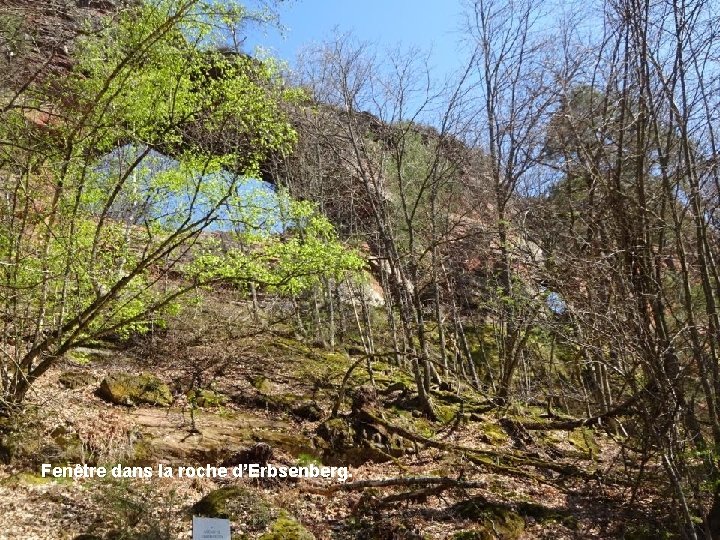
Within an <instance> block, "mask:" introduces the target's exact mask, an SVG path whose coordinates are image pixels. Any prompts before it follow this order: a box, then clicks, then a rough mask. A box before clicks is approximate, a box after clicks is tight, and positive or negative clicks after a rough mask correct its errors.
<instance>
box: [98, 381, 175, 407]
mask: <svg viewBox="0 0 720 540" xmlns="http://www.w3.org/2000/svg"><path fill="white" fill-rule="evenodd" d="M97 393H98V396H99V397H101V398H102V399H104V400H106V401H109V402H110V403H115V404H116V405H130V406H132V405H138V404H141V403H146V404H150V405H163V406H167V405H170V404H171V403H172V394H171V393H170V387H169V386H168V385H167V384H165V383H164V382H162V381H161V380H160V379H158V378H157V377H155V376H154V375H152V374H150V373H141V374H140V375H133V374H130V373H112V374H110V375H108V376H107V377H105V379H103V381H102V383H101V384H100V388H99V389H98V392H97Z"/></svg>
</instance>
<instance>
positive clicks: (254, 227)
mask: <svg viewBox="0 0 720 540" xmlns="http://www.w3.org/2000/svg"><path fill="white" fill-rule="evenodd" d="M215 4H216V3H215V2H201V1H199V0H188V1H176V0H158V1H152V2H145V3H142V4H140V5H139V6H137V7H135V8H133V9H128V10H124V11H122V12H120V13H119V14H118V15H117V17H115V18H112V19H111V18H108V19H106V20H102V21H99V22H98V23H97V24H98V25H99V27H98V28H96V29H95V30H94V31H93V32H88V33H87V34H86V36H85V37H84V38H82V39H80V40H79V42H78V43H77V44H76V47H75V51H74V54H75V69H74V71H73V72H72V73H70V74H69V75H68V74H64V75H63V77H61V78H53V77H48V78H46V79H44V82H42V83H38V84H37V85H33V86H31V87H29V88H28V89H27V91H26V93H25V94H24V95H22V96H21V97H20V98H19V99H17V100H16V102H15V103H16V104H17V105H14V106H9V107H7V108H6V109H3V112H2V118H1V119H0V120H1V121H0V163H2V164H3V165H2V169H0V172H1V173H2V185H0V188H2V190H3V193H7V194H12V195H8V197H3V202H2V203H0V204H2V205H4V206H3V207H2V211H1V212H0V217H1V218H2V219H0V262H1V263H2V264H0V284H1V285H2V287H3V291H22V295H14V294H11V295H10V297H8V298H5V299H4V302H3V304H2V309H3V310H4V312H3V314H2V315H3V318H4V320H8V321H12V324H11V325H10V326H9V327H7V328H6V333H5V335H4V337H3V338H2V339H4V340H5V339H9V340H12V342H13V348H12V349H13V351H14V354H15V357H14V358H12V359H11V361H12V365H13V366H14V367H13V368H12V369H11V372H12V371H14V372H15V374H14V375H13V376H10V377H8V378H6V379H4V384H5V388H4V391H5V392H6V393H7V394H8V395H12V396H14V397H13V399H22V396H23V395H24V392H25V391H26V390H27V387H28V385H29V384H30V383H31V382H32V380H34V379H35V377H36V376H39V375H40V374H42V373H43V372H44V371H45V370H46V369H47V368H48V367H49V366H50V365H51V364H52V363H54V362H55V360H56V359H57V358H60V357H61V356H62V355H63V354H64V353H66V352H67V351H69V350H70V349H72V348H73V347H75V346H77V345H79V344H81V343H83V342H85V341H89V340H93V339H97V338H99V337H102V336H106V335H115V336H119V337H121V338H122V337H127V336H129V335H131V334H134V333H142V332H146V331H148V330H149V329H150V328H152V327H157V326H163V325H164V324H165V319H166V317H167V315H169V314H173V313H176V312H177V311H178V310H179V309H181V307H182V301H181V300H180V298H181V295H182V294H183V293H184V292H186V291H187V290H190V289H191V288H192V287H195V286H199V285H200V286H201V285H203V284H204V283H206V282H208V281H210V282H212V281H217V280H233V281H235V282H238V283H243V282H247V281H255V282H259V283H264V284H266V285H267V286H268V288H270V289H272V290H275V291H279V292H283V293H285V292H287V293H290V294H292V293H295V292H297V291H299V290H303V289H304V288H307V287H309V286H312V285H313V284H314V283H317V280H318V279H320V278H321V277H322V276H328V275H342V274H344V273H345V272H347V271H353V270H356V269H359V268H360V267H361V266H362V261H361V259H360V257H359V256H358V255H357V254H355V253H354V252H353V251H350V250H347V249H346V248H345V247H344V246H343V245H342V244H341V243H340V242H339V241H338V240H337V237H336V235H335V232H334V230H333V228H332V226H331V225H330V223H329V222H328V221H327V220H326V219H324V218H323V217H321V216H319V215H318V214H317V213H316V212H315V210H314V208H313V207H312V206H311V205H309V204H307V203H299V202H295V201H291V200H290V199H289V197H287V196H286V195H283V196H281V198H280V205H281V208H280V210H281V214H282V217H283V220H284V225H283V226H282V227H274V228H273V226H272V225H268V224H266V223H263V220H265V219H266V217H267V215H268V208H267V207H265V208H264V209H263V208H260V207H258V205H256V204H254V203H253V201H252V197H251V196H249V195H248V193H247V192H243V190H241V189H240V188H241V186H242V185H243V184H244V183H245V182H246V179H247V178H248V177H250V176H253V175H256V174H257V173H258V172H259V164H260V163H261V162H262V161H263V160H264V159H266V158H267V157H268V155H269V154H270V153H276V152H278V153H284V152H287V151H288V150H290V148H291V147H292V145H293V144H294V142H295V138H296V135H295V132H294V130H293V128H292V126H291V125H290V124H289V122H288V121H287V119H286V117H285V115H284V113H283V104H282V101H283V100H284V99H285V98H290V99H302V96H301V95H300V94H298V93H296V92H295V93H294V92H292V91H288V90H287V89H286V88H285V87H284V85H283V84H282V82H281V81H280V79H279V75H278V73H279V66H278V65H277V64H275V63H273V62H271V61H269V60H268V61H265V62H258V61H256V60H253V59H251V58H248V57H246V56H244V55H242V54H233V53H229V52H225V51H219V50H217V49H215V48H213V47H212V44H213V42H215V41H216V38H217V37H218V36H217V30H218V28H223V27H224V28H227V27H237V26H238V25H242V23H243V21H244V20H245V18H246V17H250V16H253V17H255V16H256V15H253V14H250V13H249V12H248V11H247V10H245V9H244V8H243V7H242V6H241V5H239V4H235V3H232V2H230V3H227V2H226V3H223V6H222V8H221V6H220V5H219V4H217V5H215ZM38 111H40V112H41V113H42V114H46V115H47V116H48V118H50V120H48V122H47V123H44V120H43V121H41V122H36V121H35V118H37V115H38ZM160 152H162V153H164V154H167V155H171V156H172V159H170V158H167V157H164V156H163V155H162V154H161V153H160ZM103 154H105V156H106V157H105V158H100V157H99V156H101V155H103ZM227 220H235V221H234V222H237V223H240V222H242V223H243V225H242V227H239V229H238V233H237V238H238V244H237V246H238V247H237V249H235V248H233V249H231V250H230V252H229V253H227V254H225V255H224V254H222V253H221V252H220V251H219V250H218V249H217V246H216V245H214V244H213V242H212V240H211V239H210V235H206V234H203V233H204V231H205V230H206V229H208V228H210V227H213V226H216V225H217V224H218V223H227V222H228V221H227ZM231 222H232V221H231ZM291 229H292V231H291ZM280 231H284V237H281V236H280V235H278V234H277V233H278V232H280ZM241 248H242V249H241ZM177 266H179V267H181V269H182V270H184V271H186V274H185V276H186V277H187V278H190V280H189V281H182V280H168V279H167V276H168V273H169V271H170V270H172V269H173V268H174V267H177ZM17 366H20V368H19V369H16V367H17Z"/></svg>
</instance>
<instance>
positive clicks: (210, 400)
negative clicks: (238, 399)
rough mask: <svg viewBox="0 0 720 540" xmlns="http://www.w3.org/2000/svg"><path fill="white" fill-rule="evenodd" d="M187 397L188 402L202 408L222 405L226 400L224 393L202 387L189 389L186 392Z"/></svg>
mask: <svg viewBox="0 0 720 540" xmlns="http://www.w3.org/2000/svg"><path fill="white" fill-rule="evenodd" d="M187 398H188V401H189V402H190V403H194V404H195V405H196V406H198V407H203V408H214V407H222V406H223V405H225V403H227V401H228V398H227V396H226V395H224V394H221V393H219V392H215V391H214V390H208V389H204V388H201V389H198V390H190V391H189V392H188V393H187Z"/></svg>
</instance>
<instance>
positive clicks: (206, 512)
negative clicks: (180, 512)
mask: <svg viewBox="0 0 720 540" xmlns="http://www.w3.org/2000/svg"><path fill="white" fill-rule="evenodd" d="M192 512H193V514H195V515H199V516H206V517H214V518H224V519H230V520H233V521H238V522H242V523H245V525H246V527H247V529H248V530H250V531H261V530H263V529H265V528H267V526H268V525H269V524H270V523H272V522H273V520H274V519H275V518H276V517H277V514H278V512H277V510H276V509H275V508H274V507H273V506H272V505H271V504H270V503H268V502H267V501H266V500H265V499H264V498H263V497H262V496H261V495H260V494H259V493H258V492H256V491H253V490H251V489H248V488H245V487H241V486H228V487H222V488H220V489H216V490H215V491H211V492H210V493H208V494H207V495H205V496H204V497H203V498H202V499H200V500H199V501H198V502H196V503H195V504H194V505H193V507H192Z"/></svg>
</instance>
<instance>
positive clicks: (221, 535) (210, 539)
mask: <svg viewBox="0 0 720 540" xmlns="http://www.w3.org/2000/svg"><path fill="white" fill-rule="evenodd" d="M192 540H230V520H229V519H218V518H205V517H198V516H193V525H192Z"/></svg>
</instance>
